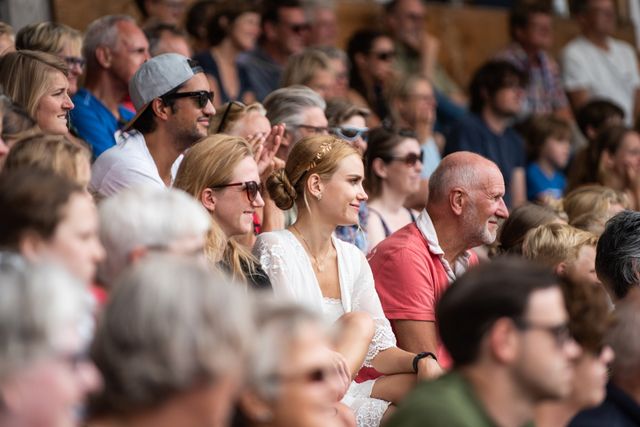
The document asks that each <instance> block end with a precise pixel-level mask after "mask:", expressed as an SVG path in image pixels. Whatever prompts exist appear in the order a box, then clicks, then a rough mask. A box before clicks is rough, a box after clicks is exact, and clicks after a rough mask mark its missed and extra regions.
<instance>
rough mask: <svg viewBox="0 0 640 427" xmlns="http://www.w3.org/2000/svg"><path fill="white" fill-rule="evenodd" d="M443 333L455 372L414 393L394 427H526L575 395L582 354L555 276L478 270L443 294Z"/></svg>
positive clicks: (511, 266) (517, 268) (512, 266)
mask: <svg viewBox="0 0 640 427" xmlns="http://www.w3.org/2000/svg"><path fill="white" fill-rule="evenodd" d="M437 317H438V331H439V334H440V336H441V338H442V341H443V342H444V344H445V346H446V347H447V349H448V350H449V352H450V354H451V357H452V358H453V361H454V366H455V368H454V369H453V370H452V371H451V372H449V373H448V374H446V375H444V376H443V377H441V378H439V379H437V380H436V381H433V382H425V383H422V384H420V385H418V387H417V388H416V389H415V390H414V391H413V392H412V394H410V395H409V396H408V397H407V398H406V400H405V401H404V402H403V404H401V405H400V407H399V408H398V410H397V411H396V412H395V414H394V415H393V416H392V417H391V419H390V420H389V422H388V423H387V425H388V426H390V427H413V426H415V427H417V426H423V425H429V426H431V427H497V426H501V427H521V426H525V425H528V423H530V422H531V420H532V419H533V415H534V409H535V406H536V404H538V403H540V402H543V401H549V400H557V399H562V398H563V397H566V396H568V394H569V393H570V392H571V388H572V379H573V375H574V371H573V366H572V365H573V362H574V360H575V359H576V358H577V357H578V356H579V355H580V353H581V348H580V347H579V346H578V344H576V342H575V341H574V340H573V338H572V336H571V334H570V332H569V327H568V315H567V311H566V309H565V305H564V300H563V296H562V291H561V289H560V287H559V286H558V281H557V278H556V277H555V276H554V275H553V274H552V273H551V271H550V270H548V269H546V268H544V267H542V266H538V265H533V264H530V263H529V262H528V261H525V260H518V259H502V260H498V261H494V262H492V263H488V264H483V265H481V266H479V267H476V268H474V269H472V270H471V271H469V272H468V273H467V274H465V275H464V276H463V277H462V278H460V279H459V280H457V281H456V282H455V283H454V284H453V285H452V286H451V287H450V288H449V289H447V291H446V292H445V293H444V295H443V297H442V299H441V300H440V302H439V304H438V306H437Z"/></svg>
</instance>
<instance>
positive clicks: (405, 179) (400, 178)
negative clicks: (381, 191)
mask: <svg viewBox="0 0 640 427" xmlns="http://www.w3.org/2000/svg"><path fill="white" fill-rule="evenodd" d="M392 156H393V159H389V160H388V161H385V177H384V178H383V179H384V183H385V185H384V187H386V191H390V192H392V193H396V194H401V195H404V196H409V195H410V194H413V193H415V192H416V191H418V189H419V188H420V173H421V172H422V154H421V153H420V143H418V141H417V140H416V139H414V138H405V139H404V140H403V141H402V142H401V143H399V144H398V145H397V146H396V147H395V148H394V149H393V152H392Z"/></svg>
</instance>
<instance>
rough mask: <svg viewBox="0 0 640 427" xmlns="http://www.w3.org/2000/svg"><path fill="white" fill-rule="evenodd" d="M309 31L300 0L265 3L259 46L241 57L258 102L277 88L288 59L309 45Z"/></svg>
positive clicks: (309, 27)
mask: <svg viewBox="0 0 640 427" xmlns="http://www.w3.org/2000/svg"><path fill="white" fill-rule="evenodd" d="M310 31H311V25H310V24H309V22H307V18H306V16H305V13H304V9H303V7H302V3H301V2H300V1H299V0H277V1H276V0H271V1H267V2H265V4H264V13H263V14H262V35H261V37H260V40H259V42H258V46H257V47H256V48H255V49H254V50H253V51H252V52H249V53H247V54H245V55H243V56H242V57H241V62H242V63H243V64H244V65H245V66H246V68H247V73H248V75H249V79H250V80H251V83H252V85H253V88H254V90H255V95H256V98H257V99H258V101H260V102H262V100H263V99H264V98H266V96H267V95H269V93H271V92H272V91H274V90H276V89H278V88H279V87H280V80H281V77H282V71H283V69H284V66H285V65H286V64H287V60H288V59H289V57H290V56H291V55H295V54H296V53H300V52H301V51H302V50H303V49H304V48H305V47H306V46H307V45H308V38H309V34H310Z"/></svg>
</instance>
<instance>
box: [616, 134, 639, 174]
mask: <svg viewBox="0 0 640 427" xmlns="http://www.w3.org/2000/svg"><path fill="white" fill-rule="evenodd" d="M612 159H613V161H612V167H611V169H612V170H611V172H613V173H615V174H616V175H618V176H619V177H620V178H621V179H622V181H625V182H626V181H627V180H628V177H629V176H635V174H637V173H638V171H639V170H640V134H638V133H637V132H634V131H630V132H627V133H626V134H625V136H624V137H623V138H622V141H621V142H620V144H619V146H618V149H617V150H616V152H615V153H614V154H613V157H612ZM629 184H631V183H629Z"/></svg>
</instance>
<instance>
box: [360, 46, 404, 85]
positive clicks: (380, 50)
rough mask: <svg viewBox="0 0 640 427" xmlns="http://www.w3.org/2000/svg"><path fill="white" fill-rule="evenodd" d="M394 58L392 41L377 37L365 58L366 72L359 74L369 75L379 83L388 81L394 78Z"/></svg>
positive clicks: (394, 52)
mask: <svg viewBox="0 0 640 427" xmlns="http://www.w3.org/2000/svg"><path fill="white" fill-rule="evenodd" d="M395 57H396V51H395V47H394V46H393V41H392V40H391V39H390V38H389V37H378V38H377V39H376V40H375V41H374V42H373V45H372V46H371V51H369V53H368V54H367V56H366V58H367V61H366V64H367V65H366V70H362V69H361V70H360V72H367V73H370V74H371V76H372V77H373V78H374V79H375V80H377V81H379V82H386V81H389V80H390V79H391V78H393V76H394V62H395Z"/></svg>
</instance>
